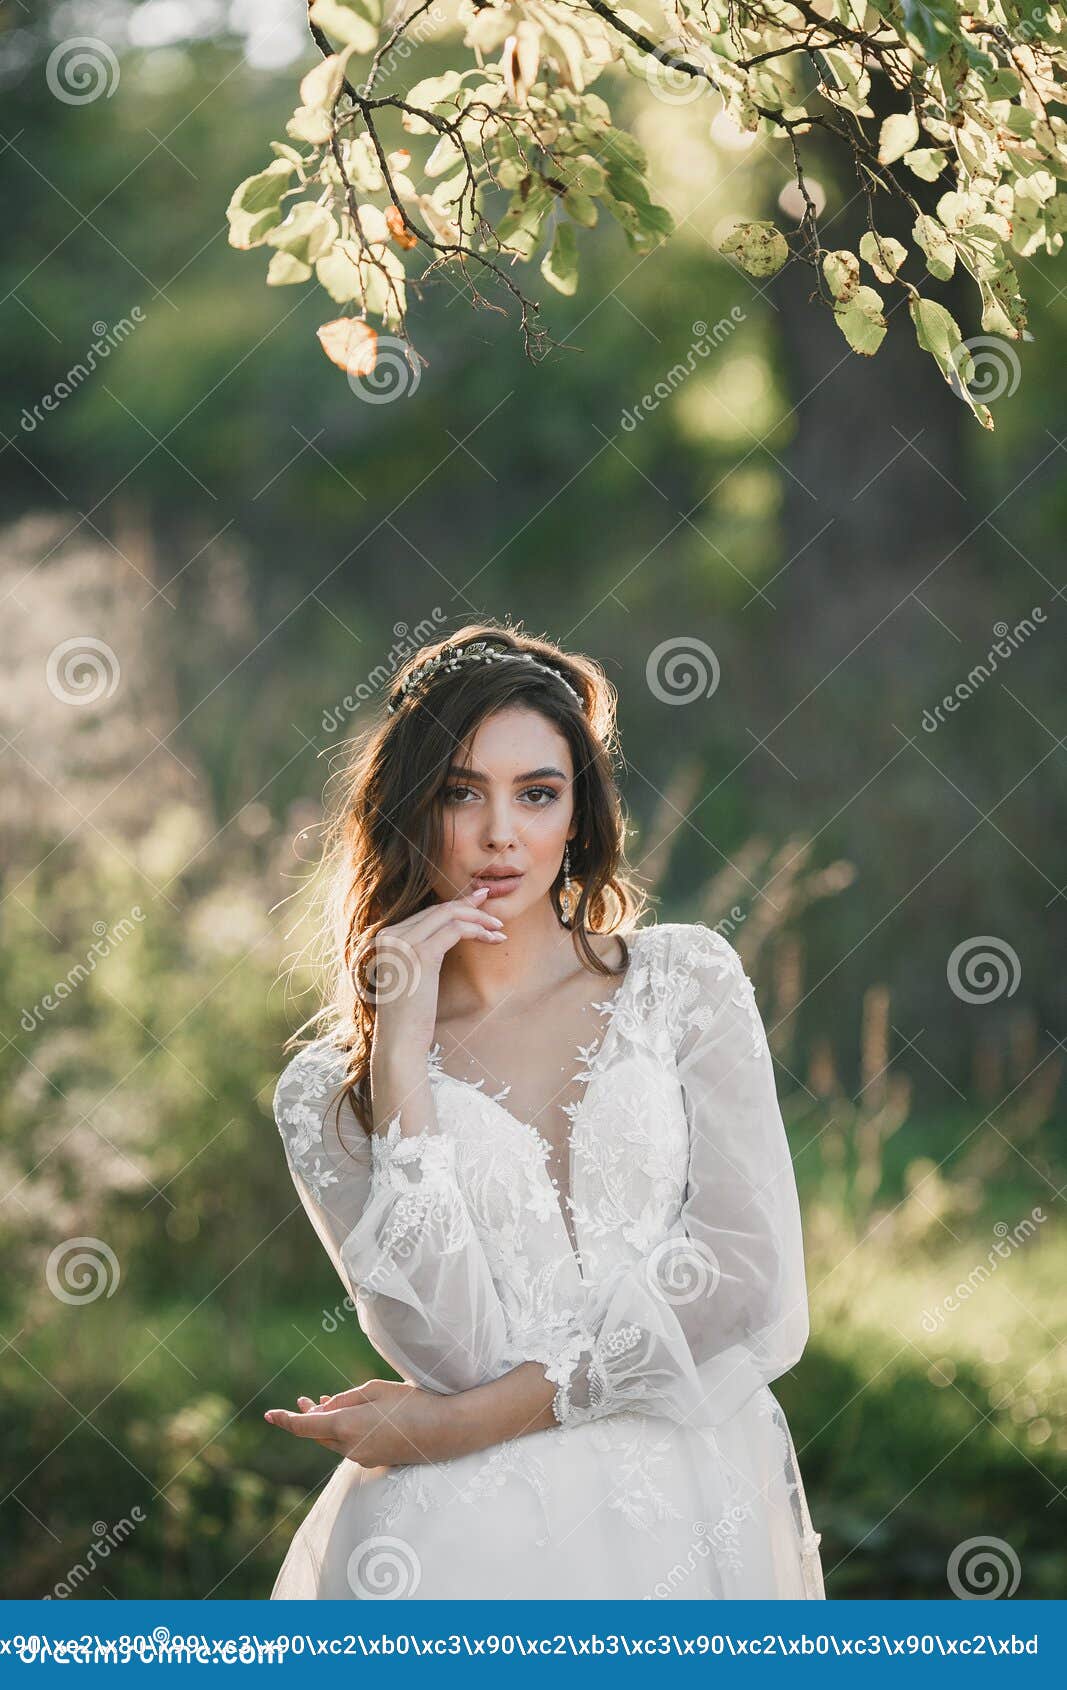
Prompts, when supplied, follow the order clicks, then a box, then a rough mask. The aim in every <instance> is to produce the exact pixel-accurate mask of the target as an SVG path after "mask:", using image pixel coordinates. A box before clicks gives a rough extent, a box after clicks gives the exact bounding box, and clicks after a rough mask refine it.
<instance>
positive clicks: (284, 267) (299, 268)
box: [267, 252, 311, 288]
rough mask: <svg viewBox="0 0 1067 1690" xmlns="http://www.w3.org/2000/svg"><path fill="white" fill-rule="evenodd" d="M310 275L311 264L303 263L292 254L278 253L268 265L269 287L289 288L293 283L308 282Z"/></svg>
mask: <svg viewBox="0 0 1067 1690" xmlns="http://www.w3.org/2000/svg"><path fill="white" fill-rule="evenodd" d="M310 275H311V265H310V264H303V263H301V261H300V259H299V258H294V257H293V255H292V253H291V252H276V253H275V254H274V257H273V258H272V259H271V261H270V263H269V264H268V265H267V286H268V287H269V288H279V287H287V286H288V285H289V284H290V283H291V282H306V281H307V279H308V277H309V276H310Z"/></svg>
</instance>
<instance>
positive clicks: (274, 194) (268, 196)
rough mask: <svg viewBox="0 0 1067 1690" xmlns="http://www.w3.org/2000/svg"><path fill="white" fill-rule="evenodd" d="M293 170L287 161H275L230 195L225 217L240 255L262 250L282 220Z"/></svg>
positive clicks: (241, 183) (231, 240)
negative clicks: (268, 237) (283, 202)
mask: <svg viewBox="0 0 1067 1690" xmlns="http://www.w3.org/2000/svg"><path fill="white" fill-rule="evenodd" d="M292 174H293V167H292V165H291V164H290V163H289V161H288V159H284V158H278V159H275V160H274V162H273V164H268V166H267V168H266V170H261V171H259V172H258V174H257V175H255V176H246V178H245V180H244V181H243V182H240V183H238V185H237V187H236V188H235V189H234V190H233V193H232V194H231V195H230V203H229V205H228V206H227V207H226V216H227V219H228V221H229V225H230V237H229V239H230V245H231V246H235V247H237V248H238V249H239V250H240V251H242V252H244V251H247V250H248V248H249V247H253V246H259V245H260V243H261V242H262V241H263V240H265V239H266V236H267V234H268V232H269V231H270V230H271V229H272V228H273V227H274V226H275V224H276V223H280V222H281V220H282V199H283V197H284V196H285V194H286V193H287V191H288V188H289V183H290V180H291V178H292Z"/></svg>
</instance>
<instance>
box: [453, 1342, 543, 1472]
mask: <svg viewBox="0 0 1067 1690" xmlns="http://www.w3.org/2000/svg"><path fill="white" fill-rule="evenodd" d="M555 1394H556V1387H555V1386H554V1385H553V1384H552V1383H551V1381H550V1380H548V1379H546V1378H545V1370H544V1368H543V1367H541V1366H540V1364H539V1363H538V1362H536V1361H524V1362H522V1363H520V1365H519V1366H518V1367H514V1368H512V1370H511V1372H510V1373H505V1374H502V1375H501V1377H500V1378H499V1379H493V1380H491V1381H490V1382H489V1383H488V1384H487V1385H475V1386H474V1387H473V1388H472V1389H471V1390H469V1391H458V1392H457V1393H456V1395H455V1396H454V1397H452V1398H451V1399H450V1401H451V1403H452V1404H453V1405H454V1406H453V1413H454V1416H455V1420H454V1427H455V1435H456V1436H455V1441H456V1445H457V1447H456V1450H455V1453H456V1455H470V1454H471V1453H472V1452H473V1451H474V1450H479V1449H488V1448H489V1447H490V1446H491V1445H493V1444H500V1443H505V1442H506V1441H507V1440H508V1439H509V1438H519V1437H522V1436H523V1435H524V1433H526V1432H543V1431H548V1430H549V1429H550V1428H552V1427H557V1428H558V1424H559V1423H558V1421H557V1420H556V1417H555V1415H554V1414H553V1412H552V1399H553V1397H554V1396H555ZM450 1441H451V1440H450Z"/></svg>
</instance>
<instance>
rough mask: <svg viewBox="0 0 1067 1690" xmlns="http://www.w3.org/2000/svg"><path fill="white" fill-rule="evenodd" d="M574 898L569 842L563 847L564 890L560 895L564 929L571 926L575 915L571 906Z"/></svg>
mask: <svg viewBox="0 0 1067 1690" xmlns="http://www.w3.org/2000/svg"><path fill="white" fill-rule="evenodd" d="M572 896H573V889H572V886H571V848H570V843H569V842H568V843H567V844H566V845H564V847H563V890H562V893H561V895H560V904H561V906H562V907H561V911H560V914H561V919H562V921H563V925H564V927H569V926H570V925H571V918H572V916H573V913H574V912H573V909H572V906H571V898H572Z"/></svg>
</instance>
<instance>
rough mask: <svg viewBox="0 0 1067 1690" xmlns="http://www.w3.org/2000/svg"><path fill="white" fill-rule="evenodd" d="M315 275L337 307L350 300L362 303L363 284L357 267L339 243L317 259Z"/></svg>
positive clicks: (344, 247)
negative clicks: (334, 300)
mask: <svg viewBox="0 0 1067 1690" xmlns="http://www.w3.org/2000/svg"><path fill="white" fill-rule="evenodd" d="M315 274H316V276H317V277H318V279H319V282H320V283H321V285H322V286H323V287H324V288H325V289H326V292H327V293H328V294H329V296H330V298H331V299H336V301H337V303H338V305H345V304H347V303H348V301H349V300H350V299H358V300H361V301H362V298H363V284H362V282H361V280H360V271H359V265H358V263H357V262H356V260H355V258H354V256H353V255H352V253H351V252H350V251H349V250H348V248H347V247H346V246H344V245H343V244H342V243H341V242H338V243H337V244H336V245H335V246H332V247H331V248H330V250H329V252H328V253H326V255H325V256H324V257H323V258H320V259H318V261H317V262H316V265H315Z"/></svg>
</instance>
